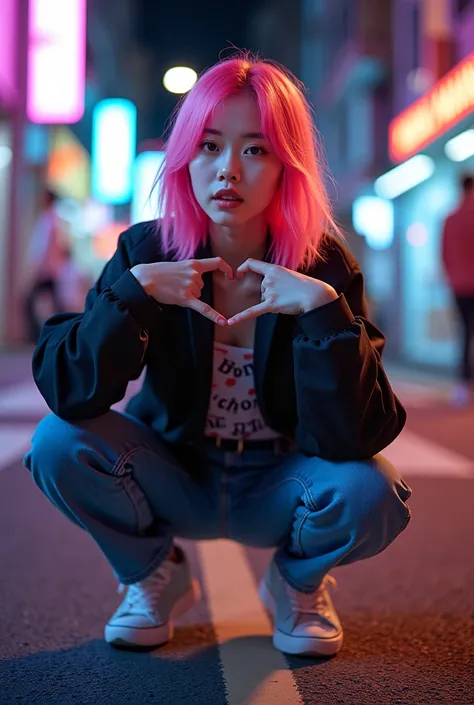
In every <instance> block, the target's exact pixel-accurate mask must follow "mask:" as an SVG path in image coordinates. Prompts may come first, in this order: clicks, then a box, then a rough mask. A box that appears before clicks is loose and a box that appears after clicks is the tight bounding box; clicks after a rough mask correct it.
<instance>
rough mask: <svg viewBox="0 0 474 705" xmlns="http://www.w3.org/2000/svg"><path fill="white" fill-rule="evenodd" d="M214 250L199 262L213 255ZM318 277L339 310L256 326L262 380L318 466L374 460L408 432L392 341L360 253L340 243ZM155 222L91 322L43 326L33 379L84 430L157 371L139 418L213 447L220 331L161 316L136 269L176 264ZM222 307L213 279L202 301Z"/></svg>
mask: <svg viewBox="0 0 474 705" xmlns="http://www.w3.org/2000/svg"><path fill="white" fill-rule="evenodd" d="M211 254H212V253H211V251H210V249H209V248H208V247H204V248H201V249H200V250H199V252H198V253H196V256H197V258H203V257H207V256H210V255H211ZM323 255H324V260H323V261H319V262H318V263H317V264H316V265H315V266H314V267H313V268H312V269H311V271H308V272H306V274H308V275H309V276H313V277H316V278H318V279H321V280H323V281H326V282H328V283H329V284H330V285H331V286H333V287H334V288H335V289H336V291H337V292H338V293H339V297H338V299H336V300H335V301H331V302H330V303H328V304H326V305H324V306H322V307H321V308H319V309H315V310H313V311H310V312H308V313H305V314H302V315H299V316H287V315H282V314H265V315H263V316H260V317H259V318H258V319H257V321H256V332H255V351H254V372H255V388H256V394H257V399H258V402H259V406H260V409H261V412H262V414H263V417H264V419H265V421H266V422H267V423H268V425H269V426H271V427H272V428H273V429H275V430H276V431H278V432H280V433H281V434H283V435H284V436H287V437H290V438H293V439H295V440H296V443H297V447H298V449H299V450H300V451H301V452H303V453H305V454H307V455H316V456H320V457H324V458H328V459H333V460H345V459H351V458H353V459H357V458H369V457H371V456H373V455H374V454H376V453H378V452H379V451H381V450H382V449H383V448H385V447H386V446H387V445H388V444H389V443H391V442H392V441H393V440H394V438H396V436H397V435H398V434H399V433H400V431H401V430H402V428H403V426H404V423H405V418H406V414H405V410H404V409H403V407H402V406H401V404H400V402H399V400H398V399H397V397H396V396H395V395H394V393H393V391H392V389H391V387H390V384H389V382H388V379H387V376H386V374H385V371H384V368H383V366H382V363H381V352H382V349H383V346H384V337H383V335H382V334H381V333H380V332H379V331H378V330H377V329H376V328H375V327H374V326H373V325H372V324H371V323H370V322H369V321H368V320H367V319H366V303H365V300H364V292H363V277H362V274H361V271H360V269H359V266H358V264H357V262H356V260H355V259H354V258H353V256H352V255H351V254H350V253H349V251H348V250H347V249H346V248H345V247H344V246H342V245H341V244H340V243H339V242H338V241H336V240H335V239H333V238H331V239H328V241H327V244H326V245H325V247H324V251H323ZM164 259H165V257H164V256H163V254H162V253H161V251H160V246H159V238H158V237H157V234H156V230H155V229H154V224H153V223H140V224H137V225H134V226H133V227H131V228H130V229H129V230H127V231H126V232H125V233H123V234H122V235H121V236H120V239H119V243H118V247H117V251H116V253H115V254H114V256H113V257H112V259H111V260H110V261H109V262H108V263H107V265H106V266H105V268H104V270H103V272H102V274H101V275H100V277H99V279H98V281H97V282H96V284H95V286H94V287H93V288H92V289H91V290H90V291H89V293H88V296H87V300H86V305H85V312H84V313H66V314H59V315H56V316H53V317H52V318H50V319H49V320H48V321H46V323H45V324H44V326H43V330H42V333H41V338H40V340H39V342H38V345H37V348H36V351H35V353H34V357H33V374H34V378H35V381H36V384H37V385H38V388H39V390H40V391H41V393H42V395H43V396H44V398H45V400H46V402H47V403H48V406H49V407H50V409H51V410H52V411H53V412H54V413H55V414H57V415H58V416H60V417H61V418H63V419H66V420H71V421H79V420H82V419H88V418H92V417H96V416H99V415H101V414H104V413H106V412H107V411H108V410H109V409H110V407H111V406H112V405H113V404H115V403H116V402H118V401H120V400H121V399H123V397H124V394H125V391H126V388H127V384H128V382H129V381H130V380H133V379H137V378H138V377H139V375H140V374H141V372H142V370H143V368H144V366H146V368H147V370H146V375H145V379H144V384H143V387H142V389H141V391H140V392H139V393H138V395H136V396H135V397H134V398H133V399H131V401H130V402H129V404H128V406H127V412H128V413H130V414H132V415H134V416H136V417H138V418H139V419H141V420H142V421H144V422H145V423H146V424H148V425H149V426H151V427H152V428H153V429H154V430H155V431H156V432H157V433H158V434H159V435H160V436H161V437H162V438H163V440H164V441H166V442H168V443H172V444H180V445H181V444H184V445H189V444H193V445H194V444H196V445H197V446H199V444H200V442H201V441H202V438H203V431H204V424H205V419H206V414H207V409H208V403H209V395H210V388H211V376H212V353H213V323H212V322H211V321H210V320H209V319H207V318H205V317H203V316H201V315H200V314H198V313H197V312H196V311H193V310H191V309H189V308H183V307H179V306H166V305H163V306H160V305H159V304H158V303H157V302H156V301H155V300H154V299H152V298H151V297H149V296H148V295H147V294H146V293H145V291H144V290H143V289H142V287H141V286H140V284H139V283H138V281H137V280H136V279H135V277H134V276H133V275H132V274H131V272H130V269H131V267H133V266H134V265H135V264H138V263H147V262H154V261H160V260H164ZM201 298H202V299H203V300H204V301H206V302H207V303H209V304H211V305H212V277H211V274H205V275H204V289H203V292H202V297H201Z"/></svg>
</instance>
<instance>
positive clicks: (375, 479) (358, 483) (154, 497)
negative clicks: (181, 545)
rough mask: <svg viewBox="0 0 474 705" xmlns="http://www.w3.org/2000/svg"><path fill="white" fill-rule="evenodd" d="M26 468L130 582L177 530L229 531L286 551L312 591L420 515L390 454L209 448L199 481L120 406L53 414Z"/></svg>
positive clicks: (282, 561)
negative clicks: (326, 456) (325, 455)
mask: <svg viewBox="0 0 474 705" xmlns="http://www.w3.org/2000/svg"><path fill="white" fill-rule="evenodd" d="M25 465H26V467H27V468H28V470H30V471H31V474H32V477H33V479H34V481H35V482H36V484H37V485H38V486H39V488H40V489H41V490H42V491H43V492H44V494H45V495H46V497H47V498H48V499H49V500H50V501H51V502H52V503H53V504H54V505H55V506H56V507H57V508H58V509H59V510H60V511H61V512H63V514H65V515H66V516H67V517H68V518H69V519H71V520H72V521H73V522H74V523H75V524H77V525H78V526H80V527H81V528H83V529H85V530H86V531H88V532H89V534H90V535H91V536H92V538H93V539H94V540H95V541H96V543H97V544H98V546H99V547H100V549H101V550H102V552H103V554H104V555H105V557H106V559H107V560H108V561H109V563H110V565H111V566H112V569H113V571H114V573H115V576H116V577H117V579H118V580H119V581H120V582H121V583H123V584H125V585H127V584H130V583H134V582H137V581H139V580H142V579H143V578H146V577H147V576H148V575H150V574H151V573H152V572H153V571H154V570H155V569H156V568H157V567H158V566H159V565H160V563H161V562H162V561H164V560H165V559H166V557H167V556H168V553H169V551H170V549H171V546H172V543H173V539H174V538H175V537H182V538H188V539H197V540H199V539H218V538H227V539H231V540H234V541H237V542H239V543H241V544H244V545H247V546H256V547H274V548H275V549H276V551H275V556H274V558H275V560H276V562H277V565H278V567H279V569H280V571H281V573H282V575H283V576H284V577H285V579H286V580H287V581H288V582H289V583H290V585H292V586H293V587H294V588H295V589H297V590H299V591H301V592H310V591H312V590H314V589H315V588H316V587H317V586H318V585H319V583H320V582H321V580H322V578H323V577H324V575H325V574H326V573H327V572H328V571H329V570H330V569H332V568H333V567H334V566H336V565H344V564H348V563H352V562H353V561H357V560H360V559H362V558H369V557H370V556H373V555H375V554H376V553H379V552H380V551H382V550H383V549H385V548H386V547H387V546H388V545H389V544H390V543H391V542H392V541H393V540H394V539H395V538H396V537H397V536H398V534H399V533H400V532H401V531H402V530H403V529H404V528H405V526H406V525H407V523H408V521H409V519H410V512H409V509H408V507H407V505H406V501H407V499H408V498H409V497H410V495H411V490H410V488H409V487H408V486H407V485H406V483H405V482H404V481H403V480H402V479H401V478H400V476H399V475H398V473H397V472H396V470H395V469H394V468H393V466H392V465H391V464H390V463H389V462H388V461H387V460H385V459H384V458H383V457H382V456H380V455H378V456H376V457H374V458H372V459H370V460H363V461H361V460H357V461H345V462H332V461H328V460H323V459H321V458H317V457H307V456H304V455H302V454H300V453H297V452H295V451H288V450H287V451H284V452H282V453H281V454H279V455H277V454H275V452H273V451H270V450H249V451H244V452H243V453H242V454H240V455H239V454H237V453H229V452H226V451H223V450H221V449H219V448H217V447H215V446H213V445H209V447H208V450H207V451H206V454H205V458H204V464H203V467H204V471H203V472H202V473H200V474H199V476H198V477H195V476H194V474H193V473H192V472H190V471H189V468H188V469H186V468H184V467H183V466H182V465H180V463H179V462H178V461H177V460H176V457H175V454H174V453H172V452H171V451H170V449H169V447H168V446H167V445H166V444H165V443H163V442H162V441H161V440H160V438H159V437H158V435H157V434H156V433H155V432H154V431H153V430H152V429H150V428H149V427H148V426H146V425H145V424H143V423H141V422H140V421H138V420H137V419H135V418H133V417H131V416H128V415H126V414H121V413H118V412H116V411H109V412H108V413H106V414H105V415H103V416H101V417H98V418H94V419H90V420H86V421H82V422H77V423H76V422H68V421H64V420H61V419H60V418H58V417H57V416H55V415H54V414H50V415H49V416H47V417H45V418H44V419H43V420H42V421H41V422H40V423H39V425H38V427H37V429H36V431H35V433H34V436H33V439H32V445H31V449H30V451H29V452H28V453H27V454H26V456H25Z"/></svg>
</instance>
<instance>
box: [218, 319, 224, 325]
mask: <svg viewBox="0 0 474 705" xmlns="http://www.w3.org/2000/svg"><path fill="white" fill-rule="evenodd" d="M217 322H218V324H219V325H220V326H225V318H218V319H217Z"/></svg>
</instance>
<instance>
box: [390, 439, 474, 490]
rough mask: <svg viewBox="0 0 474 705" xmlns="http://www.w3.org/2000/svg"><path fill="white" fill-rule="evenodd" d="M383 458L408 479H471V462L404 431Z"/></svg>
mask: <svg viewBox="0 0 474 705" xmlns="http://www.w3.org/2000/svg"><path fill="white" fill-rule="evenodd" d="M382 455H383V456H384V457H386V458H387V460H389V461H390V462H391V463H392V464H393V465H394V466H395V467H396V468H397V469H398V470H399V471H400V472H401V473H402V474H403V475H406V476H407V477H410V476H415V475H420V476H423V477H444V478H449V477H474V462H473V461H472V460H470V459H469V458H466V457H465V456H464V455H461V454H460V453H456V452H455V451H454V450H449V449H448V448H445V447H444V446H441V445H439V444H438V443H432V442H431V441H428V440H426V438H422V437H421V436H419V435H417V434H416V433H412V432H411V431H408V430H406V429H405V430H404V431H402V433H401V434H400V436H399V437H398V438H396V439H395V440H394V442H393V443H391V444H390V445H389V446H388V447H387V448H385V450H383V451H382Z"/></svg>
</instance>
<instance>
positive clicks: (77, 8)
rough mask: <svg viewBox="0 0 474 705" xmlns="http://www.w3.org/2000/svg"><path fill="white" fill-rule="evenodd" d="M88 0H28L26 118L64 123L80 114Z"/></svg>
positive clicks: (82, 94)
mask: <svg viewBox="0 0 474 705" xmlns="http://www.w3.org/2000/svg"><path fill="white" fill-rule="evenodd" d="M85 64H86V0H67V2H65V1H64V0H30V2H29V16H28V88H27V105H26V110H27V115H28V118H29V119H30V120H31V122H34V123H45V124H58V123H61V124H67V123H74V122H77V121H78V120H80V119H81V117H82V115H83V113H84V93H85V68H86V67H85Z"/></svg>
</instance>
